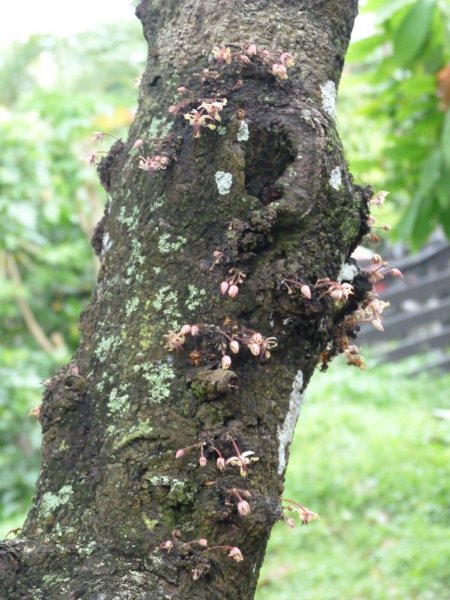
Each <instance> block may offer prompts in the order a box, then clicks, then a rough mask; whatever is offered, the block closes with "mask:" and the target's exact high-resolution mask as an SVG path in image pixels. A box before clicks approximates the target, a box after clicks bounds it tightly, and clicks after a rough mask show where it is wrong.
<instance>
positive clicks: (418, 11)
mask: <svg viewBox="0 0 450 600" xmlns="http://www.w3.org/2000/svg"><path fill="white" fill-rule="evenodd" d="M435 4H436V0H418V1H417V2H416V3H415V4H414V5H413V6H412V8H411V10H409V12H408V13H407V14H406V16H405V18H404V19H403V21H402V22H401V24H400V26H399V27H398V29H397V30H396V31H395V32H394V50H395V59H396V61H397V62H398V64H399V65H401V66H405V67H406V66H408V65H409V63H410V62H411V61H412V60H413V59H414V58H415V57H416V56H417V55H418V54H419V52H420V51H421V49H422V48H423V46H424V45H425V42H426V41H427V37H428V34H429V31H430V27H431V20H432V17H433V10H434V7H435Z"/></svg>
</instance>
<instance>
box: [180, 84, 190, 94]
mask: <svg viewBox="0 0 450 600" xmlns="http://www.w3.org/2000/svg"><path fill="white" fill-rule="evenodd" d="M187 91H188V90H187V88H185V87H184V85H180V87H178V88H177V92H178V93H179V94H185V93H186V92H187Z"/></svg>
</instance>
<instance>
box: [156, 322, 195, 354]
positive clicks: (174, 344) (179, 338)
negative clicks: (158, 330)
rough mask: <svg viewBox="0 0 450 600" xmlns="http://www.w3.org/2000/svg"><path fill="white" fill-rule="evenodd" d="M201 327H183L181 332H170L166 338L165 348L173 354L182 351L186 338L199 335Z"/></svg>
mask: <svg viewBox="0 0 450 600" xmlns="http://www.w3.org/2000/svg"><path fill="white" fill-rule="evenodd" d="M199 333H200V327H199V326H198V325H188V324H186V325H183V327H182V328H181V329H180V331H172V330H170V331H169V333H168V334H167V335H165V336H164V339H165V340H166V344H165V346H164V347H165V348H166V349H167V350H169V352H172V351H173V350H176V351H177V352H178V351H180V350H181V349H182V347H183V344H184V342H185V341H186V336H187V335H189V334H191V335H192V337H195V336H197V335H199Z"/></svg>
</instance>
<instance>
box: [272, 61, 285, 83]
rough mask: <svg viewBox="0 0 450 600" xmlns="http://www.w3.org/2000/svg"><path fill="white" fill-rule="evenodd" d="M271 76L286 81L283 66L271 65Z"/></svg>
mask: <svg viewBox="0 0 450 600" xmlns="http://www.w3.org/2000/svg"><path fill="white" fill-rule="evenodd" d="M272 75H275V77H276V78H277V79H280V80H283V79H287V69H286V67H285V66H284V65H280V64H279V63H273V65H272Z"/></svg>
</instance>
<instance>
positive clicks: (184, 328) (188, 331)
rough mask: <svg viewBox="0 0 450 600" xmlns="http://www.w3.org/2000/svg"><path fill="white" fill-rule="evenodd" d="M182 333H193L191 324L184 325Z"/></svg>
mask: <svg viewBox="0 0 450 600" xmlns="http://www.w3.org/2000/svg"><path fill="white" fill-rule="evenodd" d="M180 333H181V335H187V334H188V333H191V326H190V325H183V327H182V328H181V329H180Z"/></svg>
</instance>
